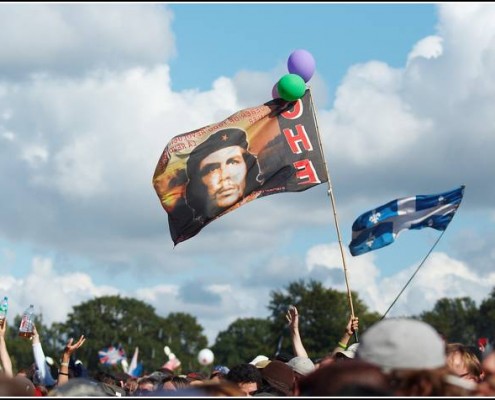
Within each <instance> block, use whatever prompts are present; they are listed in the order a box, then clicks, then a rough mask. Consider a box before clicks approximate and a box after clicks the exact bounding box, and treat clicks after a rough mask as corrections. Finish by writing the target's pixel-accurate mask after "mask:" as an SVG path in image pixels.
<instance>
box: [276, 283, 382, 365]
mask: <svg viewBox="0 0 495 400" xmlns="http://www.w3.org/2000/svg"><path fill="white" fill-rule="evenodd" d="M352 300H353V308H354V315H355V316H357V317H359V329H360V330H361V331H364V330H365V329H366V328H367V327H369V326H370V325H371V324H372V323H374V322H376V321H378V320H379V318H380V315H379V314H378V313H371V312H369V311H368V310H367V307H366V305H365V304H364V303H363V302H362V301H361V300H360V299H359V297H358V295H357V294H356V293H352ZM291 304H293V305H295V306H296V307H297V309H298V311H299V331H300V333H301V338H302V341H303V344H304V347H305V348H306V351H307V352H308V354H309V356H310V357H312V358H317V357H323V356H324V355H326V354H328V352H330V351H332V350H333V349H334V347H335V346H336V344H337V342H338V341H339V339H340V338H341V337H342V335H343V333H344V331H345V327H346V325H347V322H348V321H349V317H350V314H351V313H350V306H349V297H348V295H347V293H345V292H339V291H337V290H334V289H331V288H328V289H327V288H324V287H323V285H322V284H321V283H320V282H317V281H314V280H311V281H309V282H308V283H305V282H304V281H303V280H300V281H298V282H292V283H290V284H289V285H288V286H287V287H286V289H285V291H273V292H272V293H271V300H270V304H269V306H268V308H269V310H270V311H271V318H270V319H271V321H272V333H273V335H274V336H277V337H280V338H282V345H281V351H282V352H284V353H288V354H290V355H291V356H292V355H293V354H292V353H293V351H292V343H291V342H290V336H289V332H288V330H287V321H286V318H285V315H286V312H287V309H288V307H289V305H291Z"/></svg>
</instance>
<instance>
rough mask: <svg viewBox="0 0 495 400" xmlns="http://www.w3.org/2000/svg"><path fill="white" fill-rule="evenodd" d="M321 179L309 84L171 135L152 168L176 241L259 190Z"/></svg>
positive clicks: (292, 188) (299, 187) (302, 186)
mask: <svg viewBox="0 0 495 400" xmlns="http://www.w3.org/2000/svg"><path fill="white" fill-rule="evenodd" d="M326 181H328V175H327V171H326V167H325V163H324V158H323V154H322V152H321V146H320V142H319V137H318V132H317V125H316V118H315V114H314V107H313V104H312V102H311V95H310V93H309V89H308V90H307V91H306V93H305V95H304V96H303V97H302V98H301V99H299V100H297V101H294V102H287V101H284V100H282V99H274V100H271V101H269V102H267V103H264V104H262V105H260V106H256V107H252V108H247V109H243V110H240V111H238V112H236V113H235V114H233V115H231V116H230V117H228V118H227V119H225V120H223V121H221V122H218V123H215V124H212V125H208V126H205V127H203V128H200V129H197V130H194V131H191V132H187V133H184V134H181V135H178V136H175V137H173V138H172V139H171V140H170V141H169V142H168V144H167V145H166V147H165V149H164V151H163V153H162V155H161V156H160V159H159V161H158V163H157V166H156V168H155V172H154V175H153V187H154V189H155V191H156V193H157V195H158V198H159V199H160V202H161V205H162V207H163V208H164V210H165V211H166V212H167V215H168V222H169V229H170V234H171V237H172V240H173V242H174V245H176V244H178V243H180V242H182V241H184V240H187V239H189V238H191V237H193V236H195V235H196V234H198V233H199V232H200V231H201V229H203V228H204V226H205V225H207V224H209V223H210V222H212V221H213V220H215V219H217V218H219V217H220V216H222V215H225V214H226V213H228V212H231V211H233V210H235V209H236V208H238V207H240V206H242V205H243V204H246V203H247V202H249V201H252V200H254V199H256V198H260V197H263V196H267V195H271V194H276V193H282V192H300V191H304V190H306V189H309V188H311V187H313V186H315V185H319V184H321V183H323V182H326Z"/></svg>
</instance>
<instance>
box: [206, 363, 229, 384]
mask: <svg viewBox="0 0 495 400" xmlns="http://www.w3.org/2000/svg"><path fill="white" fill-rule="evenodd" d="M228 373H229V368H228V367H226V366H225V365H215V366H214V367H213V370H212V371H211V374H210V380H211V381H215V382H219V381H220V380H223V379H225V377H226V376H227V374H228Z"/></svg>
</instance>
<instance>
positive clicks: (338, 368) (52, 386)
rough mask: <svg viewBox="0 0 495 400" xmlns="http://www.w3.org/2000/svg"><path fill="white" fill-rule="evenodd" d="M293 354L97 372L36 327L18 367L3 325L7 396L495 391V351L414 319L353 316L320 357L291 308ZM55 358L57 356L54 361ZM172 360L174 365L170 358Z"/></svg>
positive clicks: (1, 384) (2, 380)
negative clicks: (185, 367) (46, 340)
mask: <svg viewBox="0 0 495 400" xmlns="http://www.w3.org/2000/svg"><path fill="white" fill-rule="evenodd" d="M286 317H287V321H288V325H289V328H290V329H289V331H290V336H291V341H292V349H293V353H294V354H293V357H291V358H286V357H282V356H274V357H271V358H270V357H267V356H265V355H256V356H255V357H254V358H253V359H251V360H246V361H245V362H243V363H239V364H236V365H231V366H226V365H216V366H214V367H212V368H211V372H210V373H209V374H208V375H205V374H204V373H201V372H198V371H188V372H184V373H182V371H181V372H180V373H179V372H177V371H175V370H174V369H173V368H172V369H169V368H166V367H162V368H160V369H158V370H156V371H152V372H150V373H146V374H145V375H144V376H141V377H132V376H130V375H127V374H125V373H114V374H111V373H107V372H102V371H99V372H97V373H96V374H95V375H94V376H89V374H88V371H87V370H86V369H85V368H84V367H83V366H82V363H81V362H80V361H78V360H76V361H74V360H75V357H74V356H75V353H76V352H77V349H79V348H80V347H81V346H83V345H84V343H85V340H86V339H85V337H84V336H81V337H80V338H79V339H78V340H77V341H75V340H74V339H69V341H68V342H67V344H66V346H65V348H64V350H63V353H62V356H61V359H60V363H59V366H58V368H57V370H56V371H53V368H51V366H53V364H54V363H53V360H51V359H50V358H49V357H45V355H44V353H43V349H42V345H41V341H40V336H39V334H38V332H37V331H36V327H34V332H33V336H32V338H31V340H32V346H33V358H34V362H33V364H32V365H31V366H29V367H28V368H26V369H19V370H18V371H17V372H16V373H14V371H13V368H12V362H11V359H10V356H9V353H8V348H7V347H8V346H7V343H6V330H7V323H6V322H5V323H4V324H3V326H1V327H0V365H1V373H0V396H60V397H78V396H83V397H86V396H100V397H103V396H114V397H115V396H117V397H122V396H135V397H141V396H154V397H166V396H181V397H205V396H228V397H238V396H243V397H244V396H255V397H256V396H259V397H271V396H285V397H287V396H289V397H297V396H299V397H307V396H308V397H309V396H318V397H321V396H333V397H344V396H351V397H370V396H400V397H403V396H414V397H417V396H490V397H491V396H495V351H493V349H492V348H491V347H489V346H487V347H482V348H480V349H478V350H479V351H475V350H473V348H472V347H471V346H468V345H466V344H462V343H449V342H448V341H446V340H445V339H444V338H443V337H442V336H441V335H440V334H439V333H438V332H437V331H436V330H435V329H434V328H433V327H432V326H431V325H429V324H427V323H425V322H422V321H419V320H415V319H408V318H388V319H382V320H380V321H379V322H377V323H375V324H374V325H372V326H371V327H370V328H368V329H367V330H365V331H364V332H360V335H359V336H360V337H359V341H356V339H358V335H357V332H358V330H359V319H358V318H357V317H355V316H351V317H350V318H349V321H348V322H347V325H346V327H345V330H344V333H343V335H342V337H341V339H340V340H339V342H338V343H337V345H336V346H335V348H334V349H331V350H330V351H329V353H328V354H327V355H326V356H325V357H323V358H321V359H317V360H314V359H312V358H311V357H310V356H309V355H308V353H307V351H306V349H305V347H304V344H303V340H302V338H301V335H300V332H299V313H298V310H297V308H296V307H294V306H291V307H290V308H289V310H288V311H287V314H286ZM50 361H51V362H50ZM165 365H166V364H165Z"/></svg>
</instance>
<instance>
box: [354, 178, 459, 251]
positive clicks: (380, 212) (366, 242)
mask: <svg viewBox="0 0 495 400" xmlns="http://www.w3.org/2000/svg"><path fill="white" fill-rule="evenodd" d="M463 194H464V185H463V186H460V187H459V188H457V189H454V190H451V191H449V192H445V193H440V194H432V195H418V196H412V197H405V198H402V199H397V200H393V201H391V202H389V203H387V204H385V205H383V206H380V207H377V208H375V209H374V210H371V211H368V212H365V213H364V214H362V215H361V216H359V217H358V218H357V219H356V220H355V221H354V224H353V225H352V241H351V243H350V244H349V250H350V252H351V254H352V255H353V256H358V255H360V254H364V253H367V252H369V251H372V250H376V249H380V248H382V247H385V246H388V245H389V244H391V243H393V242H394V240H395V238H396V237H397V236H398V235H399V233H400V232H402V231H403V230H405V229H423V228H433V229H436V230H439V231H444V230H445V229H447V226H448V224H449V223H450V221H451V220H452V218H453V217H454V214H455V212H456V211H457V208H458V207H459V205H460V204H461V201H462V197H463Z"/></svg>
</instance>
